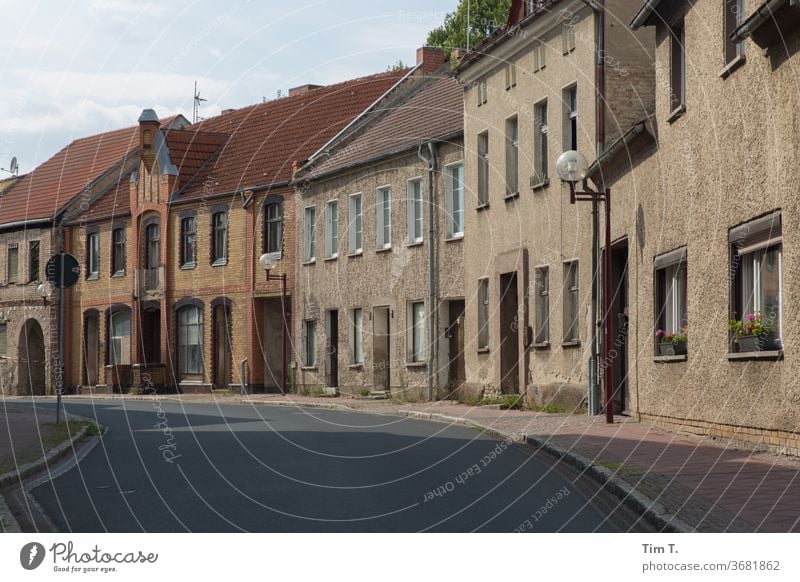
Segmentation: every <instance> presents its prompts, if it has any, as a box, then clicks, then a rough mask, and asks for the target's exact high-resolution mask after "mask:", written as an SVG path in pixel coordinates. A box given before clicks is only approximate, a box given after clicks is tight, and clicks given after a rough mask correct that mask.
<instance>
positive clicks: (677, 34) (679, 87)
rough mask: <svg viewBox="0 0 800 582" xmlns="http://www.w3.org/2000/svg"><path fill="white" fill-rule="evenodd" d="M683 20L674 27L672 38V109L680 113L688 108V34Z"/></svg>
mask: <svg viewBox="0 0 800 582" xmlns="http://www.w3.org/2000/svg"><path fill="white" fill-rule="evenodd" d="M684 32H685V29H684V25H683V20H680V21H679V22H678V23H677V24H675V25H674V26H673V27H672V38H671V40H670V77H669V78H670V111H671V112H672V114H673V115H674V114H676V113H679V112H681V111H683V110H684V109H685V108H686V54H685V52H684V50H685V47H684V42H685V37H686V35H685V34H684Z"/></svg>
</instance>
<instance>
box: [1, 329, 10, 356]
mask: <svg viewBox="0 0 800 582" xmlns="http://www.w3.org/2000/svg"><path fill="white" fill-rule="evenodd" d="M6 355H8V324H7V323H0V356H6Z"/></svg>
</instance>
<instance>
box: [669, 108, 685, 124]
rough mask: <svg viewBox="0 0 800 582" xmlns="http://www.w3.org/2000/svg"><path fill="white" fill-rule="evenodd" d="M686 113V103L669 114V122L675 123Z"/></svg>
mask: <svg viewBox="0 0 800 582" xmlns="http://www.w3.org/2000/svg"><path fill="white" fill-rule="evenodd" d="M684 113H686V105H679V106H678V108H677V109H676V110H675V111H673V112H672V113H670V114H669V117H667V123H675V122H676V121H678V120H679V119H680V118H681V117H683V114H684Z"/></svg>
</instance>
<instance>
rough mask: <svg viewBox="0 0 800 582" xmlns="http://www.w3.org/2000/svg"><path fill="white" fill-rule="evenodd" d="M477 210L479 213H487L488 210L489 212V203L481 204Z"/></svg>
mask: <svg viewBox="0 0 800 582" xmlns="http://www.w3.org/2000/svg"><path fill="white" fill-rule="evenodd" d="M475 210H476V211H477V212H484V211H486V210H489V203H488V202H486V203H485V204H480V205H479V206H477V207H476V208H475Z"/></svg>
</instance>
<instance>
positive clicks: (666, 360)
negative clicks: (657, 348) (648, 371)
mask: <svg viewBox="0 0 800 582" xmlns="http://www.w3.org/2000/svg"><path fill="white" fill-rule="evenodd" d="M688 359H689V356H687V355H686V354H681V355H677V356H653V361H654V362H655V363H656V364H673V363H675V362H686V361H687V360H688Z"/></svg>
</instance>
